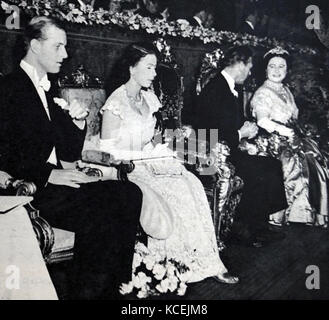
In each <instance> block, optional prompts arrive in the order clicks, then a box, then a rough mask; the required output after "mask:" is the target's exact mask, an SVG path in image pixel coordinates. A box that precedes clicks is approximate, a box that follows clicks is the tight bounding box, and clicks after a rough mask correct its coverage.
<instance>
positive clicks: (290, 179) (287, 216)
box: [251, 48, 328, 227]
mask: <svg viewBox="0 0 329 320" xmlns="http://www.w3.org/2000/svg"><path fill="white" fill-rule="evenodd" d="M264 62H265V66H266V78H267V79H266V80H265V82H264V83H263V85H262V86H261V87H260V88H259V89H258V90H257V91H256V92H255V94H254V96H253V98H252V100H251V110H252V115H253V116H254V117H255V119H256V121H257V124H258V126H259V127H261V128H263V129H265V130H266V131H267V132H268V133H273V132H275V133H276V134H279V135H280V136H284V137H286V140H287V141H286V143H287V144H286V146H285V147H283V148H282V149H281V151H280V153H279V157H280V159H281V161H282V167H283V174H284V182H285V190H286V196H287V200H288V204H289V207H288V208H287V209H286V210H283V211H280V212H278V213H276V214H274V215H272V216H271V217H270V223H272V224H276V225H282V224H288V223H289V222H300V223H305V224H309V225H316V226H323V227H326V226H327V222H328V168H327V167H326V160H325V158H324V156H323V155H322V154H321V152H320V151H319V149H318V146H317V144H316V142H315V141H313V140H312V139H310V138H307V137H306V136H305V135H303V134H302V132H298V131H300V130H297V129H298V125H296V123H297V118H298V108H297V106H296V104H295V101H294V97H293V95H292V93H291V91H290V90H289V88H288V87H287V86H286V85H284V84H283V80H284V79H285V77H286V75H287V70H288V66H289V53H288V52H287V51H286V50H283V49H282V48H274V49H272V50H270V51H269V52H268V53H266V54H265V56H264ZM293 128H294V129H293ZM292 150H295V151H292Z"/></svg>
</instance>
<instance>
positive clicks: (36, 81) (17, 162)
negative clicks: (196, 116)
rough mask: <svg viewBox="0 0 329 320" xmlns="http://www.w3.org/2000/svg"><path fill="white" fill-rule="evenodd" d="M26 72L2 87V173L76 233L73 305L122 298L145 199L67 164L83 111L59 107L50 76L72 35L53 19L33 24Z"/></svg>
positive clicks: (81, 131) (80, 138)
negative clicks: (32, 189)
mask: <svg viewBox="0 0 329 320" xmlns="http://www.w3.org/2000/svg"><path fill="white" fill-rule="evenodd" d="M25 44H26V54H25V57H24V58H23V60H22V61H21V63H20V66H18V67H17V69H16V70H15V71H14V72H12V73H11V74H9V75H6V76H5V77H3V78H1V80H0V108H1V112H0V114H1V118H0V123H1V125H0V155H1V156H0V168H1V169H2V170H4V171H6V172H8V173H9V174H10V175H12V176H13V177H15V178H20V179H25V180H27V181H32V182H34V183H35V184H36V185H37V192H36V195H35V198H34V201H33V202H32V204H33V205H34V206H35V207H36V208H37V209H39V210H40V214H41V216H42V217H44V218H45V219H46V220H47V221H48V222H49V223H50V224H51V225H52V226H56V227H59V228H63V229H67V230H70V231H73V232H75V246H74V262H73V270H72V274H71V286H70V287H71V291H70V297H71V298H80V299H96V298H107V299H110V298H117V293H118V288H119V286H120V284H121V283H122V282H128V281H129V280H130V279H131V272H132V259H133V254H134V244H135V237H136V228H137V225H138V223H139V215H140V208H141V202H142V195H141V191H140V190H139V188H138V187H137V186H136V185H134V184H132V183H129V182H128V183H122V182H119V181H96V180H95V177H89V176H87V175H85V174H84V173H83V172H80V171H78V170H77V169H76V168H75V167H74V166H72V167H71V168H67V167H66V168H63V165H62V164H63V161H65V162H67V163H68V162H73V161H75V160H77V159H79V158H80V155H81V150H82V146H83V143H84V137H85V133H86V121H85V118H86V116H87V115H88V112H87V110H86V108H85V107H83V106H81V105H79V103H78V102H77V101H73V102H72V103H71V105H69V106H67V107H66V109H68V110H66V111H64V110H63V109H62V108H61V107H60V106H59V105H56V104H55V103H54V98H55V97H58V95H57V93H56V92H55V90H54V89H53V88H51V89H50V90H49V88H50V82H49V81H48V78H47V74H48V73H58V72H59V70H60V67H61V65H62V63H63V60H64V59H65V58H67V52H66V49H65V47H66V33H65V31H64V29H63V27H62V26H61V25H60V24H59V23H58V22H57V21H55V20H53V19H50V18H46V17H36V18H33V19H32V21H31V22H30V24H29V25H28V26H27V28H26V30H25Z"/></svg>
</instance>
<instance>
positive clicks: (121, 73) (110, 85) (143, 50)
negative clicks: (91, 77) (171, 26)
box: [105, 42, 159, 96]
mask: <svg viewBox="0 0 329 320" xmlns="http://www.w3.org/2000/svg"><path fill="white" fill-rule="evenodd" d="M149 54H153V55H155V56H156V57H157V58H159V51H158V49H157V48H156V46H154V45H153V44H152V43H151V42H137V43H132V44H130V45H129V46H128V47H127V48H126V49H125V51H124V52H123V55H122V56H121V58H120V59H119V60H118V61H117V62H116V63H115V64H114V66H113V68H112V70H111V73H110V76H109V77H108V78H107V80H106V83H105V90H106V93H107V95H108V96H109V95H110V94H111V93H112V92H113V91H114V90H115V89H117V88H118V87H120V86H121V85H122V84H124V83H126V82H127V81H128V80H129V78H130V71H129V68H130V67H134V66H135V65H136V64H137V63H138V62H139V61H140V60H141V59H142V58H144V57H145V56H147V55H149Z"/></svg>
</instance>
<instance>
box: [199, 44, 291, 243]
mask: <svg viewBox="0 0 329 320" xmlns="http://www.w3.org/2000/svg"><path fill="white" fill-rule="evenodd" d="M251 67H252V51H251V50H250V49H249V48H248V47H237V48H233V49H230V50H229V51H228V52H227V53H226V55H225V58H224V61H223V63H222V71H221V73H220V74H219V75H217V76H215V77H214V78H212V79H211V80H210V82H209V83H208V84H207V85H206V86H205V87H204V89H203V90H202V91H201V94H200V96H199V101H198V107H197V111H196V116H195V122H196V123H195V124H194V125H195V127H197V128H199V129H207V130H208V134H210V135H213V136H212V137H211V139H210V143H212V142H216V141H218V139H221V140H224V141H226V142H227V144H228V145H229V147H230V149H231V156H230V161H231V162H232V164H233V165H234V166H235V168H236V174H237V175H238V176H240V177H241V178H242V179H243V181H244V189H243V195H242V199H241V202H240V204H239V206H238V214H237V217H236V222H235V223H234V226H233V227H234V228H235V229H236V236H237V237H239V238H241V239H242V240H243V241H244V242H246V243H247V244H250V245H253V246H261V245H262V240H263V241H264V238H266V240H268V238H269V237H278V234H272V233H271V232H270V231H269V230H268V227H267V221H268V216H269V215H270V214H272V213H274V212H277V211H279V210H282V209H284V208H286V207H287V201H286V197H285V190H284V185H283V174H282V169H281V163H280V162H279V161H278V160H276V159H272V158H265V157H259V156H252V155H249V154H247V153H244V152H242V151H240V150H239V148H238V145H239V142H240V140H241V139H243V138H246V139H250V138H253V137H254V136H255V135H256V134H257V131H258V129H257V125H256V124H255V123H252V122H249V121H246V120H245V119H244V115H243V108H242V106H239V104H238V92H237V91H236V90H235V84H243V82H244V81H245V80H246V78H247V77H248V75H249V73H250V69H251ZM211 129H218V132H217V131H214V130H211ZM265 235H266V236H265Z"/></svg>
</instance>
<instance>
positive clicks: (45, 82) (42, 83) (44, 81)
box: [39, 77, 50, 91]
mask: <svg viewBox="0 0 329 320" xmlns="http://www.w3.org/2000/svg"><path fill="white" fill-rule="evenodd" d="M39 87H41V88H42V89H43V90H45V91H49V89H50V81H49V80H48V79H47V78H46V77H43V78H42V79H41V80H40V82H39Z"/></svg>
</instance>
